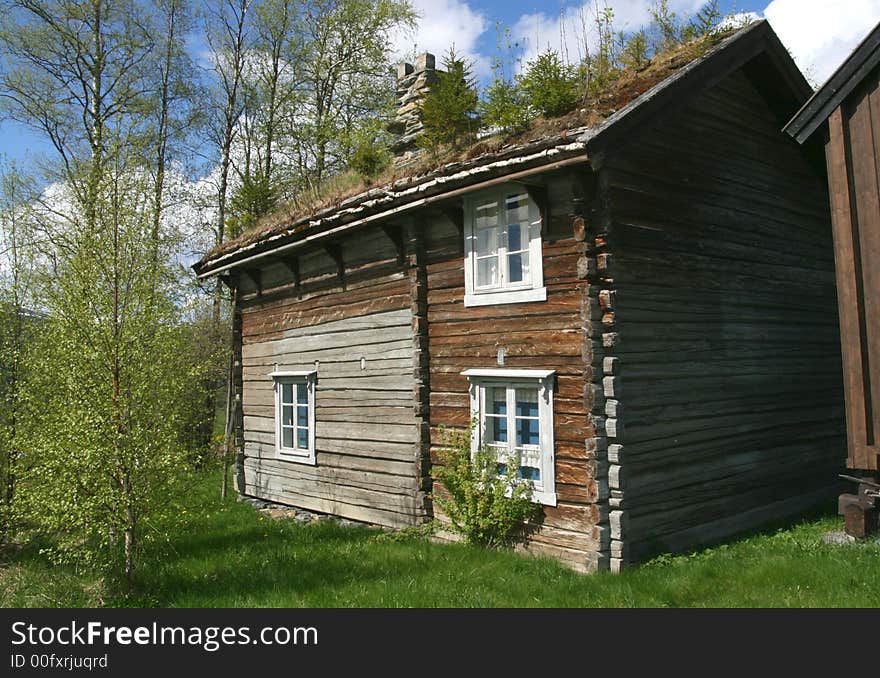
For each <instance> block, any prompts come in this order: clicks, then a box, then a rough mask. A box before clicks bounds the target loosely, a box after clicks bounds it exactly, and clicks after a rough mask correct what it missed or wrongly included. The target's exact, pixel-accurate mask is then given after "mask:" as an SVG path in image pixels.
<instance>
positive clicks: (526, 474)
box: [519, 466, 541, 481]
mask: <svg viewBox="0 0 880 678" xmlns="http://www.w3.org/2000/svg"><path fill="white" fill-rule="evenodd" d="M519 477H520V478H524V479H526V480H535V481H538V480H541V471H539V470H538V469H536V468H532V467H531V466H520V467H519Z"/></svg>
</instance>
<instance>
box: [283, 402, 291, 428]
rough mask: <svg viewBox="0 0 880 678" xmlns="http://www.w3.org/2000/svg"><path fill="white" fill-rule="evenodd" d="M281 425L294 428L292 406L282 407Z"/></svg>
mask: <svg viewBox="0 0 880 678" xmlns="http://www.w3.org/2000/svg"><path fill="white" fill-rule="evenodd" d="M281 424H282V425H283V426H293V407H291V406H290V405H282V406H281Z"/></svg>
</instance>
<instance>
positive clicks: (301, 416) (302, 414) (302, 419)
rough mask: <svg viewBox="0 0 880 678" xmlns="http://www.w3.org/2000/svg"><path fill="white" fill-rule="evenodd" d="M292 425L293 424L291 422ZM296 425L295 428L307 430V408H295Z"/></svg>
mask: <svg viewBox="0 0 880 678" xmlns="http://www.w3.org/2000/svg"><path fill="white" fill-rule="evenodd" d="M291 423H293V422H291ZM296 425H297V426H305V427H306V428H308V426H309V408H308V407H303V406H302V405H299V406H298V407H297V408H296Z"/></svg>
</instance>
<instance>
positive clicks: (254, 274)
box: [241, 268, 263, 297]
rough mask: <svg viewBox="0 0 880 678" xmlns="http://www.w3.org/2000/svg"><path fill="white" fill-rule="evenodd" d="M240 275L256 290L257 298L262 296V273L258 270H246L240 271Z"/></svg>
mask: <svg viewBox="0 0 880 678" xmlns="http://www.w3.org/2000/svg"><path fill="white" fill-rule="evenodd" d="M241 275H243V276H245V277H246V278H247V279H248V280H250V281H251V283H252V284H253V286H254V287H256V288H257V296H258V297H259V296H262V294H263V272H262V271H261V270H260V269H259V268H247V269H242V270H241Z"/></svg>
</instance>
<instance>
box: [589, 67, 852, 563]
mask: <svg viewBox="0 0 880 678" xmlns="http://www.w3.org/2000/svg"><path fill="white" fill-rule="evenodd" d="M783 122H784V121H780V119H779V118H778V117H777V116H775V115H774V114H773V113H772V112H771V111H770V110H769V109H768V106H767V104H766V103H765V100H764V99H763V98H762V97H761V96H760V95H759V94H758V92H757V91H756V89H755V88H754V87H753V85H752V84H751V83H750V81H749V80H748V79H747V78H746V76H745V75H744V74H743V72H741V71H740V72H737V73H735V74H734V75H732V76H730V77H728V78H727V79H725V80H724V81H722V82H721V83H720V84H719V85H717V86H715V87H713V88H712V89H710V90H709V91H707V92H705V93H703V94H702V95H700V96H699V97H698V98H697V99H696V100H695V103H694V104H692V105H690V106H688V108H686V109H685V110H684V111H683V112H681V113H679V114H677V115H676V117H675V118H674V119H672V120H667V121H666V122H661V123H658V124H656V125H654V126H653V128H651V126H650V125H648V126H646V129H644V131H643V132H641V133H640V134H639V136H637V137H634V138H633V139H632V140H631V142H630V143H629V144H628V145H627V146H626V147H624V149H623V150H622V151H620V152H619V153H618V154H617V155H615V156H613V157H610V158H608V159H607V162H606V164H605V166H604V167H603V168H602V170H601V172H600V189H599V190H600V192H601V195H602V198H601V201H600V202H601V203H602V204H603V205H604V208H605V210H606V212H607V214H606V218H607V220H608V223H609V227H608V233H607V234H602V235H600V236H599V237H600V238H601V242H602V243H603V244H604V245H606V246H607V254H604V255H602V254H600V255H599V259H600V262H601V263H603V264H604V270H603V271H602V272H601V273H602V276H603V278H602V281H603V285H604V286H605V287H606V288H607V290H606V291H605V293H604V294H605V299H606V301H607V302H608V304H607V308H606V309H605V311H606V323H607V324H609V325H613V327H614V328H615V332H616V334H615V335H614V341H613V342H611V343H612V344H613V346H612V347H611V348H609V349H608V350H609V360H608V361H607V363H606V366H607V367H608V375H607V376H606V387H607V389H606V396H608V397H609V398H613V399H614V401H613V407H612V410H613V416H612V417H609V420H608V422H607V429H608V442H609V459H610V462H611V467H610V473H609V482H610V485H611V498H610V503H611V507H612V509H611V519H610V524H611V529H612V539H613V541H612V547H611V548H612V554H613V555H614V556H615V557H616V558H617V559H618V562H625V561H627V560H635V559H640V558H644V557H646V556H648V555H651V554H653V553H656V552H659V551H676V550H682V549H686V548H689V547H692V546H696V545H699V544H703V543H708V542H712V541H715V540H718V539H721V538H723V537H725V536H728V535H730V534H733V533H736V532H739V531H742V530H745V529H748V528H751V527H754V526H756V525H759V524H761V523H766V522H768V521H771V520H776V519H779V518H780V517H782V516H786V515H789V514H793V513H795V512H798V511H802V510H803V509H804V508H806V507H807V506H808V505H810V504H814V503H816V502H817V501H819V500H821V499H822V498H824V497H827V496H833V494H834V484H835V480H836V474H837V473H838V472H839V471H840V470H841V468H842V466H843V460H844V447H845V445H844V430H843V429H844V420H843V406H842V405H843V395H842V385H841V379H840V350H839V338H838V328H837V308H836V298H835V286H834V260H833V247H832V243H831V226H830V223H829V215H828V206H827V199H828V198H827V192H826V184H825V178H824V176H822V175H821V171H817V170H815V169H814V168H813V167H812V166H811V165H810V164H809V163H808V162H807V161H806V160H805V158H804V155H803V154H802V153H801V151H800V149H799V148H798V146H797V145H796V144H795V143H794V142H792V141H790V140H789V139H788V138H786V137H783V135H782V134H781V133H780V131H779V130H780V127H781V125H782V123H783Z"/></svg>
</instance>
